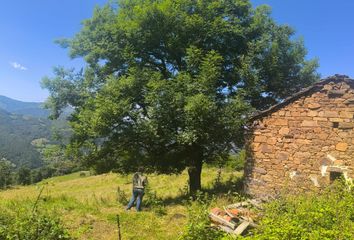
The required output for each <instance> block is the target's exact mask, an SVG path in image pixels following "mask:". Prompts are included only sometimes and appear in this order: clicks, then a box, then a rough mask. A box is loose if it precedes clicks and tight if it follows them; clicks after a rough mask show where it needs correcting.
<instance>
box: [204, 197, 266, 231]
mask: <svg viewBox="0 0 354 240" xmlns="http://www.w3.org/2000/svg"><path fill="white" fill-rule="evenodd" d="M261 204H262V202H261V201H260V200H255V199H252V200H247V201H244V202H238V203H235V204H231V205H228V206H225V207H223V209H221V208H218V207H215V208H213V209H211V210H210V214H209V218H210V220H211V222H212V226H213V227H215V228H218V229H220V230H222V231H224V232H227V233H230V234H234V235H241V234H243V233H245V231H246V230H247V229H249V228H256V227H258V225H257V224H256V222H257V220H258V218H259V215H258V213H257V211H256V209H258V210H261V209H262V205H261Z"/></svg>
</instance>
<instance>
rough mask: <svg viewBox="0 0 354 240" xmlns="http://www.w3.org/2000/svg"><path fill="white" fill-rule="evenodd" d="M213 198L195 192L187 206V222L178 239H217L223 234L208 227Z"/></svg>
mask: <svg viewBox="0 0 354 240" xmlns="http://www.w3.org/2000/svg"><path fill="white" fill-rule="evenodd" d="M214 200H215V199H213V198H209V196H208V195H207V194H204V195H202V194H201V193H198V194H197V197H196V200H195V201H191V202H190V205H189V207H188V223H187V225H186V227H185V230H184V233H183V235H182V236H181V237H180V240H217V239H221V238H222V237H223V236H224V234H223V233H222V232H220V231H218V230H216V229H213V228H211V227H210V221H209V217H208V215H209V210H210V207H211V206H212V204H213V203H214V202H215V201H214Z"/></svg>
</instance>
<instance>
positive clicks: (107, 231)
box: [0, 168, 241, 240]
mask: <svg viewBox="0 0 354 240" xmlns="http://www.w3.org/2000/svg"><path fill="white" fill-rule="evenodd" d="M86 174H87V173H86ZM80 175H82V174H80V173H75V174H71V175H67V176H61V177H56V178H51V179H47V180H45V181H42V182H40V183H39V184H37V185H35V186H27V187H17V188H15V189H12V190H6V191H3V192H0V199H1V201H0V210H1V209H4V208H6V209H7V210H8V209H11V210H13V211H18V210H17V209H18V208H20V206H23V207H27V208H29V209H31V206H33V203H34V202H35V199H36V198H37V196H38V194H39V191H40V189H41V187H42V186H43V187H44V191H43V195H42V197H41V201H40V202H39V205H38V208H40V209H50V210H51V211H56V212H57V214H58V215H59V216H62V218H63V220H64V221H63V222H64V224H65V226H67V227H68V228H69V229H70V232H71V234H72V235H73V236H74V237H77V238H78V239H105V240H110V239H112V240H113V239H117V230H116V229H117V228H116V221H115V219H116V214H119V215H120V218H121V231H122V239H145V240H149V239H151V240H157V239H171V240H175V239H177V238H178V236H179V235H180V234H181V232H182V231H183V229H184V225H185V224H186V222H187V217H188V213H187V204H186V203H183V201H182V200H183V199H185V200H186V198H184V197H183V196H184V195H183V192H184V190H183V189H184V187H185V185H186V183H187V173H186V172H183V174H181V175H155V174H152V175H148V179H149V185H150V188H151V190H152V191H156V195H157V198H156V197H151V196H153V194H148V193H147V194H146V195H145V197H144V201H145V203H146V202H147V201H149V199H150V201H155V202H157V203H158V204H152V206H151V207H150V208H148V209H147V208H145V209H143V211H142V212H139V213H137V212H135V210H131V211H129V212H127V211H125V210H124V205H122V204H120V203H119V202H117V197H118V196H117V188H118V187H119V188H120V189H121V190H122V191H123V192H124V194H125V195H126V196H127V197H128V198H129V197H130V194H131V183H130V181H131V175H125V176H124V175H117V174H114V173H110V174H104V175H98V176H80ZM240 176H241V174H240V173H237V172H236V173H232V172H231V171H226V170H225V172H224V173H223V174H222V181H221V183H222V184H224V185H225V186H226V185H227V184H229V183H230V182H228V180H230V179H232V180H234V181H236V182H237V181H238V179H239V177H240ZM202 178H203V183H204V187H205V188H206V189H209V190H210V191H211V190H212V189H213V186H214V185H213V182H214V181H215V179H216V178H217V169H215V168H206V169H205V170H203V174H202ZM124 194H123V193H121V194H119V197H120V198H122V197H123V195H124ZM149 195H150V196H149ZM230 196H231V195H230ZM159 198H161V200H157V199H159ZM227 201H230V199H228V198H226V197H220V198H218V202H219V203H220V204H222V203H226V202H227ZM157 205H158V206H160V207H158V206H157ZM11 206H12V207H11Z"/></svg>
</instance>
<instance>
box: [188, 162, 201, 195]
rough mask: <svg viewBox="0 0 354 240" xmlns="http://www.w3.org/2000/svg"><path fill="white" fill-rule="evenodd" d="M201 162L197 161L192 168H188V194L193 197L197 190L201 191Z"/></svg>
mask: <svg viewBox="0 0 354 240" xmlns="http://www.w3.org/2000/svg"><path fill="white" fill-rule="evenodd" d="M202 166H203V161H202V160H201V159H200V160H199V159H198V160H197V161H196V162H195V164H194V166H190V167H189V168H188V175H189V192H190V194H191V195H194V194H195V193H196V192H197V191H198V190H201V188H202V184H201V173H202Z"/></svg>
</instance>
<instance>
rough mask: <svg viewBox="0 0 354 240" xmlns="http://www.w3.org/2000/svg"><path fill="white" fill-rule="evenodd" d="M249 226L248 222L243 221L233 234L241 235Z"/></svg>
mask: <svg viewBox="0 0 354 240" xmlns="http://www.w3.org/2000/svg"><path fill="white" fill-rule="evenodd" d="M249 225H250V223H249V222H247V221H244V222H242V223H241V224H240V225H239V226H238V227H237V228H236V229H235V230H234V234H236V235H241V234H242V233H243V232H244V231H245V230H246V229H247V227H248V226H249Z"/></svg>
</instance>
